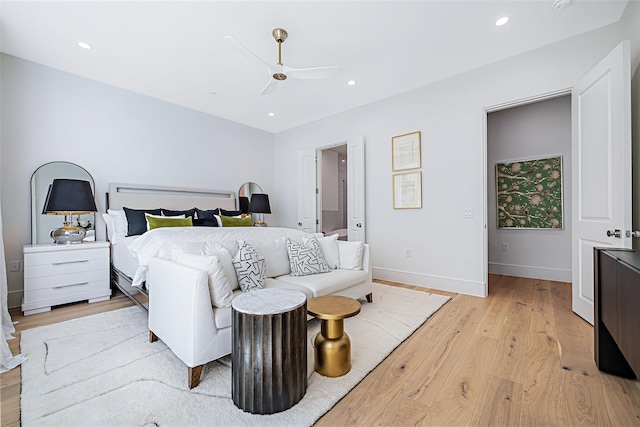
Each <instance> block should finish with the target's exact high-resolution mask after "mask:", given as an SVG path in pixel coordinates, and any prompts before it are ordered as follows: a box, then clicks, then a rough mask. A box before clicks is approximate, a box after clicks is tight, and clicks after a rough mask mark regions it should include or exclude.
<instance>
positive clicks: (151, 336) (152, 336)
mask: <svg viewBox="0 0 640 427" xmlns="http://www.w3.org/2000/svg"><path fill="white" fill-rule="evenodd" d="M156 341H158V336H157V335H156V334H154V333H153V331H149V342H156Z"/></svg>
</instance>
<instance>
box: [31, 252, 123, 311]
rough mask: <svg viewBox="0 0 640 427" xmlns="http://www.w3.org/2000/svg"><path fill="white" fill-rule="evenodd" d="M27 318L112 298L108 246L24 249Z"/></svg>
mask: <svg viewBox="0 0 640 427" xmlns="http://www.w3.org/2000/svg"><path fill="white" fill-rule="evenodd" d="M23 252H24V299H23V300H22V311H23V312H24V314H25V316H27V315H30V314H36V313H42V312H45V311H50V310H51V306H54V305H60V304H66V303H69V302H75V301H83V300H89V302H90V303H91V302H98V301H105V300H108V299H109V297H110V296H111V288H110V286H109V242H84V243H76V244H71V245H56V244H44V245H25V246H24V249H23Z"/></svg>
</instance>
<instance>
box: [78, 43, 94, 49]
mask: <svg viewBox="0 0 640 427" xmlns="http://www.w3.org/2000/svg"><path fill="white" fill-rule="evenodd" d="M78 46H80V47H81V48H83V49H87V50H90V49H93V46H91V45H90V44H89V43H85V42H78Z"/></svg>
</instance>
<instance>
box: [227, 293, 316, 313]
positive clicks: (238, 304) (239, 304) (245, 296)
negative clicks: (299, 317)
mask: <svg viewBox="0 0 640 427" xmlns="http://www.w3.org/2000/svg"><path fill="white" fill-rule="evenodd" d="M306 299H307V297H306V296H305V295H304V294H303V293H302V292H300V291H294V290H291V289H256V290H254V291H249V292H244V293H242V294H240V295H238V296H237V297H235V298H234V299H233V301H232V302H231V307H233V309H234V310H236V311H239V312H240V313H244V314H254V315H267V314H281V313H286V312H288V311H292V310H295V309H296V308H298V307H300V306H302V305H303V304H304V303H305V301H306Z"/></svg>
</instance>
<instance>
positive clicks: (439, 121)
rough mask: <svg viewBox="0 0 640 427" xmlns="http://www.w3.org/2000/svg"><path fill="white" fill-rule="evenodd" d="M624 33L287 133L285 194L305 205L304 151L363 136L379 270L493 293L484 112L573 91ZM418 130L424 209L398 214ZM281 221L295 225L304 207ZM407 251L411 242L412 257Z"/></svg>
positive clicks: (406, 279)
mask: <svg viewBox="0 0 640 427" xmlns="http://www.w3.org/2000/svg"><path fill="white" fill-rule="evenodd" d="M620 40H621V31H620V27H619V26H618V25H611V26H608V27H605V28H602V29H599V30H596V31H593V32H590V33H587V34H585V35H582V36H579V37H576V38H572V39H568V40H565V41H562V42H559V43H556V44H553V45H550V46H548V47H545V48H542V49H537V50H534V51H531V52H528V53H526V54H523V55H519V56H516V57H512V58H509V59H506V60H504V61H500V62H497V63H494V64H491V65H488V66H485V67H482V68H479V69H477V70H474V71H471V72H468V73H464V74H462V75H459V76H456V77H453V78H451V79H448V80H445V81H442V82H438V83H435V84H432V85H429V86H426V87H423V88H421V89H418V90H415V91H412V92H409V93H406V94H403V95H399V96H396V97H393V98H389V99H386V100H383V101H380V102H377V103H374V104H370V105H367V106H364V107H361V108H358V109H354V110H352V111H349V112H346V113H344V114H341V115H338V116H334V117H330V118H327V119H324V120H320V121H318V122H315V123H311V124H308V125H305V126H301V127H299V128H296V129H292V130H290V131H287V132H283V133H280V134H278V135H276V157H275V158H276V168H275V170H276V188H277V195H278V198H279V200H281V201H282V202H283V203H284V204H285V205H287V206H296V191H297V186H296V152H297V151H298V150H300V149H304V148H311V147H318V146H322V145H327V144H330V143H333V142H336V141H342V140H345V139H347V138H350V137H353V136H357V135H362V136H364V140H365V144H366V152H365V158H366V211H367V241H368V243H370V244H371V262H372V266H373V274H374V277H376V278H382V279H388V280H395V281H398V282H403V283H413V284H417V285H421V286H425V287H433V288H440V289H449V290H452V291H457V292H465V293H469V294H474V295H485V294H486V292H487V286H486V277H487V276H486V270H487V251H486V247H485V240H484V237H485V224H486V217H485V200H484V193H485V189H486V180H485V169H486V158H485V152H484V133H485V128H484V126H485V122H484V117H485V113H484V110H485V109H486V108H489V107H492V106H496V105H501V104H505V103H507V102H511V101H515V100H521V99H525V98H530V97H533V96H537V95H540V94H545V93H551V92H555V91H559V90H564V89H567V88H570V87H571V86H572V85H573V84H574V83H575V82H576V81H578V79H579V78H580V77H581V76H582V75H584V74H585V73H586V72H587V71H588V70H589V69H590V68H591V67H592V66H594V65H595V64H596V63H597V62H598V61H599V60H600V59H602V57H604V56H605V55H606V54H607V53H608V52H609V51H610V50H611V49H612V48H613V47H615V46H616V45H617V44H618V42H619V41H620ZM632 48H633V49H638V46H637V45H636V46H632ZM390 78H391V77H390ZM355 89H357V90H358V87H357V86H356V87H355ZM363 89H364V88H363ZM349 90H351V89H349ZM365 90H366V89H365ZM417 130H420V131H422V165H423V166H422V176H423V177H422V179H423V182H422V185H423V208H422V209H415V210H401V211H400V210H396V211H394V210H393V208H392V198H391V197H392V196H391V194H392V192H391V175H392V173H391V148H390V144H391V137H392V136H394V135H400V134H404V133H407V132H413V131H417ZM464 208H472V209H473V211H474V217H473V218H463V216H462V212H463V209H464ZM281 222H282V224H284V225H291V226H294V225H295V223H296V222H297V221H296V211H295V209H290V210H288V211H287V212H285V213H284V214H283V215H282V216H281ZM405 248H409V249H411V252H412V256H411V257H410V258H407V257H405V256H404V252H405V251H404V249H405Z"/></svg>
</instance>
